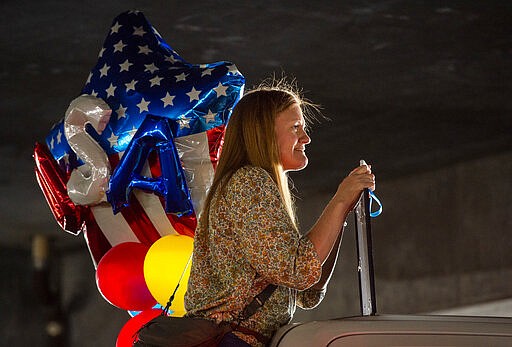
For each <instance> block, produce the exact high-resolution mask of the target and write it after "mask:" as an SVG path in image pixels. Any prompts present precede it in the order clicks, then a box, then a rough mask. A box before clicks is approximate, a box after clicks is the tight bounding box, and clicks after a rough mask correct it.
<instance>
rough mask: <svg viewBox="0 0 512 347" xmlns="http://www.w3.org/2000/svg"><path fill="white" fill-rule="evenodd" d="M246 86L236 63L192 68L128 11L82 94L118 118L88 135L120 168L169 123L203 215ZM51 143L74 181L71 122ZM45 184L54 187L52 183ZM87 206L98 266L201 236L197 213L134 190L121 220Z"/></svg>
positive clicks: (55, 131) (152, 163) (54, 132)
mask: <svg viewBox="0 0 512 347" xmlns="http://www.w3.org/2000/svg"><path fill="white" fill-rule="evenodd" d="M244 82H245V79H244V77H243V76H242V74H240V72H239V71H238V70H237V68H236V66H235V65H234V64H232V63H229V62H216V63H211V64H200V65H197V64H190V63H187V62H186V61H185V60H184V59H183V58H181V57H180V56H179V55H178V53H176V52H175V51H174V50H173V49H172V48H171V47H170V46H169V45H168V44H167V43H166V42H165V41H164V40H163V38H162V37H161V36H160V35H159V34H158V32H157V31H156V30H155V29H154V28H153V27H152V25H151V24H150V23H149V22H148V20H147V19H146V18H145V17H144V15H143V14H142V13H141V12H139V11H129V12H125V13H122V14H121V15H119V16H118V17H116V18H115V19H114V21H113V24H112V27H111V28H110V31H109V33H108V36H107V38H106V40H105V43H104V45H103V47H102V49H101V51H100V53H99V56H98V62H97V63H96V65H95V66H94V68H93V69H92V70H91V72H90V74H89V77H88V79H87V81H86V84H85V86H84V88H83V89H82V94H88V95H92V96H95V97H98V98H101V99H102V100H104V101H105V102H106V103H107V104H108V106H109V107H110V108H111V110H112V114H111V118H110V121H109V123H108V124H107V126H106V129H105V130H104V131H103V132H102V133H101V135H100V134H98V133H96V132H95V131H94V129H92V128H88V129H87V131H88V133H89V134H90V136H91V137H93V138H94V140H95V141H96V142H97V143H98V144H99V145H100V146H101V148H102V149H103V150H104V151H105V153H106V154H107V155H108V160H109V162H110V166H111V167H112V169H114V168H115V167H116V166H117V165H118V163H119V162H120V160H122V157H123V153H124V152H125V150H126V149H127V148H128V146H129V144H130V142H131V140H132V138H133V136H134V134H135V133H136V131H137V129H138V128H139V126H140V125H141V123H142V122H143V121H144V119H145V118H146V116H148V115H151V116H154V117H162V118H165V119H167V120H168V121H169V124H171V128H172V135H173V137H174V139H175V145H176V148H177V150H178V153H179V158H180V160H181V165H182V167H183V170H184V172H185V177H186V181H187V182H186V183H187V186H188V189H189V191H190V196H191V200H192V204H193V206H194V210H195V211H196V212H197V211H200V207H201V204H202V201H203V199H204V197H205V195H206V192H207V190H208V188H209V185H210V184H211V180H212V179H213V170H214V168H215V165H216V162H217V159H218V154H219V150H220V146H221V143H222V137H223V134H224V127H225V125H226V123H227V121H228V119H229V116H230V114H231V110H232V108H233V106H234V105H235V103H236V102H237V101H238V100H239V98H240V97H241V95H242V93H243V88H244ZM46 144H47V146H48V148H49V150H50V153H51V155H52V156H53V159H54V160H55V163H54V166H55V168H54V169H59V170H61V171H62V172H63V173H65V175H66V176H67V177H69V175H70V173H71V171H72V170H73V169H75V168H77V167H79V166H80V165H82V163H83V162H82V161H81V160H80V158H78V157H77V155H76V154H75V152H73V150H72V149H71V147H70V145H69V144H68V142H67V140H66V136H65V135H64V120H62V121H60V122H59V123H57V124H56V125H55V126H54V127H53V128H52V129H51V131H50V133H49V134H48V136H47V138H46ZM41 156H42V155H39V157H41ZM46 165H47V166H48V164H46ZM39 167H41V166H39ZM145 171H146V174H147V175H148V177H151V176H154V177H155V176H158V175H159V174H160V168H159V162H158V158H157V157H155V156H150V158H149V159H148V161H147V165H146V167H145ZM36 172H37V174H38V179H39V181H41V177H43V178H42V179H43V180H44V179H45V178H44V177H50V178H47V179H48V180H50V181H51V177H53V176H51V175H48V176H45V173H44V172H41V169H39V171H37V169H36ZM44 183H45V184H46V186H51V182H44ZM40 184H41V183H40ZM61 186H62V184H60V185H59V187H61ZM46 191H48V189H46V190H44V189H43V192H46ZM45 195H46V193H45ZM61 195H62V194H61ZM61 195H59V196H61ZM47 200H48V197H47ZM67 204H68V205H67V206H69V202H67ZM56 206H57V205H56V204H53V205H50V208H52V209H55V208H58V206H57V207H56ZM86 207H87V208H84V207H83V206H82V207H81V211H82V212H81V213H82V215H81V217H82V219H83V224H82V228H81V230H82V231H83V234H84V237H85V238H86V241H87V245H88V247H89V250H90V252H91V255H92V258H93V261H94V263H95V264H97V263H98V262H99V260H100V259H101V257H102V256H103V254H105V253H106V252H107V251H108V250H109V249H110V248H111V247H113V246H115V245H117V244H119V243H122V242H130V241H135V242H142V243H145V244H148V245H150V244H152V243H153V242H154V241H156V240H157V239H159V238H160V237H162V236H164V235H168V234H173V233H178V234H187V235H193V230H194V229H195V223H196V220H195V213H193V214H192V215H189V216H181V217H178V216H176V215H172V214H167V213H166V212H165V211H164V205H163V200H162V197H161V196H157V195H155V194H153V193H149V192H144V191H142V190H134V191H133V194H131V196H130V201H129V204H128V206H127V207H125V208H123V209H122V210H121V211H120V213H118V214H115V215H114V213H113V212H112V208H111V206H110V205H109V204H106V203H103V204H98V205H95V206H86ZM53 212H54V215H55V216H57V214H56V213H55V212H56V211H53ZM60 224H61V223H60ZM76 224H77V225H80V223H76ZM61 226H62V224H61ZM67 231H70V232H73V233H78V232H79V231H80V230H74V231H73V230H67Z"/></svg>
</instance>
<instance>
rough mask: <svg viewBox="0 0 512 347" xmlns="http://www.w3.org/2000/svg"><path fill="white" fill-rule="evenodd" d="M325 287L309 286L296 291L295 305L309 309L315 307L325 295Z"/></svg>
mask: <svg viewBox="0 0 512 347" xmlns="http://www.w3.org/2000/svg"><path fill="white" fill-rule="evenodd" d="M325 292H326V290H325V289H321V290H318V289H313V288H309V289H306V290H304V291H302V292H298V293H297V306H299V307H300V308H302V309H305V310H309V309H312V308H315V307H317V306H318V305H319V304H320V303H321V302H322V300H323V299H324V297H325Z"/></svg>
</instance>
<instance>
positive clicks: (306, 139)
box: [300, 131, 311, 144]
mask: <svg viewBox="0 0 512 347" xmlns="http://www.w3.org/2000/svg"><path fill="white" fill-rule="evenodd" d="M300 142H302V143H305V144H308V143H310V142H311V137H309V135H308V133H307V132H305V131H302V135H301V137H300Z"/></svg>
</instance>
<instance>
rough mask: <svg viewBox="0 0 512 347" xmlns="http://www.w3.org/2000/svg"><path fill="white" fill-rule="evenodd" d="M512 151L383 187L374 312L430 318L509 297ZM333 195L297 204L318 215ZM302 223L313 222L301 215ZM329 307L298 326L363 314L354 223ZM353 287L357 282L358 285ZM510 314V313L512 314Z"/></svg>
mask: <svg viewBox="0 0 512 347" xmlns="http://www.w3.org/2000/svg"><path fill="white" fill-rule="evenodd" d="M511 192H512V153H510V152H508V153H503V154H500V155H495V156H492V157H487V158H484V159H479V160H474V161H468V162H463V163H456V164H453V165H452V166H449V167H445V168H442V169H439V170H435V171H431V172H425V173H422V174H418V175H414V176H410V177H399V178H396V179H393V180H389V181H386V182H381V183H378V187H377V190H376V193H377V195H378V197H379V198H380V200H381V201H382V203H383V205H384V211H383V213H382V214H381V215H380V216H379V217H377V218H375V219H373V220H372V229H373V247H374V262H375V274H376V287H377V308H378V312H380V313H415V312H427V311H434V310H440V309H446V308H451V307H457V306H461V305H469V304H475V303H480V302H485V301H490V300H497V299H502V298H507V297H511V296H512V251H511V250H512V218H511V217H512V204H511ZM329 197H330V196H327V195H324V196H322V197H318V198H312V199H309V198H307V197H305V196H303V197H302V199H301V200H300V201H299V205H300V207H301V211H305V212H306V213H307V212H308V211H312V212H313V213H314V214H315V215H317V214H318V211H319V210H320V206H321V205H323V203H324V202H325V201H327V200H328V198H329ZM302 219H303V220H304V221H305V222H303V224H304V225H306V224H307V223H311V220H312V216H311V215H309V214H303V215H302ZM349 222H351V223H350V225H349V227H348V228H347V230H346V234H345V235H344V240H343V244H342V251H341V257H340V262H339V263H338V267H337V269H336V273H335V276H334V277H333V279H332V281H331V284H330V287H329V291H328V294H327V297H326V299H325V300H324V302H323V303H322V304H321V305H320V306H319V307H318V308H317V309H316V310H314V311H308V312H304V311H301V312H298V313H297V315H296V318H295V319H296V320H308V319H324V318H325V317H339V316H347V315H354V314H355V315H358V314H359V296H358V295H359V294H358V286H357V264H356V255H355V239H354V225H353V217H352V216H351V217H350V218H349ZM354 283H355V284H354ZM511 315H512V313H511Z"/></svg>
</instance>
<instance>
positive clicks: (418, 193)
mask: <svg viewBox="0 0 512 347" xmlns="http://www.w3.org/2000/svg"><path fill="white" fill-rule="evenodd" d="M134 8H136V9H139V10H141V11H142V12H143V13H144V14H145V16H146V17H147V18H148V19H149V21H150V22H151V23H152V24H153V26H154V27H155V28H157V29H158V31H159V32H160V34H161V35H162V36H163V37H164V39H165V40H166V41H167V43H169V45H170V46H171V47H173V48H174V49H175V50H176V51H177V52H178V53H179V54H180V55H181V56H182V57H183V58H184V59H185V60H187V61H189V62H190V63H210V62H214V61H219V60H228V61H232V62H234V63H235V64H236V65H237V67H238V68H239V70H240V71H241V72H242V74H244V76H245V77H246V81H247V87H248V88H250V87H251V86H252V85H255V84H258V83H259V82H260V81H261V80H262V79H264V78H266V77H269V76H271V75H272V74H274V73H275V74H276V75H277V76H281V74H282V73H285V74H286V75H289V76H292V77H295V78H296V79H297V81H298V83H299V85H300V86H302V87H303V89H304V91H305V92H306V95H307V96H308V97H309V98H310V99H312V100H313V101H315V102H317V103H319V104H321V105H322V106H323V113H324V115H325V116H326V117H328V118H330V121H323V122H322V123H320V124H318V125H316V126H315V127H314V129H313V132H312V139H313V141H312V143H311V144H310V145H309V146H308V156H309V158H310V165H309V166H308V168H307V169H306V170H305V171H304V172H302V173H297V174H295V173H294V174H292V178H293V180H294V182H295V185H296V187H297V189H298V193H297V195H298V197H299V200H298V205H299V209H300V211H301V210H302V211H303V212H300V218H301V221H302V224H303V226H304V227H305V228H307V226H309V225H310V224H311V223H312V222H313V221H314V218H315V216H316V215H317V214H318V213H319V211H320V210H321V206H322V205H323V203H325V201H326V200H327V199H328V197H329V196H330V194H332V193H333V192H334V190H335V188H336V185H337V184H338V182H339V180H340V179H341V178H342V177H344V175H346V174H347V173H348V172H349V171H350V170H351V169H352V168H353V167H354V166H356V165H357V163H358V162H359V159H361V158H364V159H366V161H367V162H369V163H371V164H372V166H373V169H374V171H375V173H376V174H377V177H378V189H377V193H378V195H379V196H380V197H381V199H382V200H383V202H384V204H385V209H384V211H385V212H384V213H383V215H382V216H381V217H379V218H381V219H380V220H379V219H378V220H376V221H375V228H376V229H377V230H381V232H380V234H378V235H377V236H376V238H375V242H376V249H377V250H376V252H377V254H376V261H377V264H376V270H377V277H378V279H380V283H381V289H382V292H381V293H382V294H381V295H382V300H381V302H383V305H382V307H383V308H386V309H388V310H389V311H394V312H405V313H411V312H420V311H429V310H438V309H442V308H446V307H453V306H457V305H463V304H464V305H466V304H472V303H477V302H483V301H486V300H496V299H503V298H506V297H511V296H512V289H511V288H510V285H508V283H510V282H511V281H510V277H507V276H509V274H510V270H511V268H512V256H511V253H512V252H510V249H511V248H512V237H511V236H510V227H511V222H510V215H511V214H512V211H511V204H510V194H511V193H512V187H511V179H510V177H511V176H512V167H511V165H510V162H511V155H510V153H511V149H512V115H511V110H512V98H511V96H512V82H511V78H512V67H511V63H512V20H511V18H512V4H511V3H510V2H509V1H485V2H484V1H418V0H415V1H400V0H396V1H307V2H306V1H290V0H288V1H275V2H270V1H268V2H260V1H236V2H235V1H224V2H220V1H187V2H177V1H88V2H83V1H27V0H21V1H20V0H17V1H13V0H4V1H3V2H2V3H1V4H0V15H1V16H2V20H1V21H0V30H1V33H2V35H1V37H0V59H1V65H0V66H1V67H0V86H1V91H2V99H1V101H0V112H1V116H2V124H3V126H1V127H0V158H1V163H2V165H3V169H2V170H0V220H1V221H2V222H1V226H0V259H1V264H2V265H1V272H0V273H1V274H2V277H3V281H1V282H2V284H1V287H0V288H1V291H0V298H1V305H2V306H1V307H0V317H1V318H0V322H1V324H0V325H1V326H2V332H3V335H4V336H7V337H6V339H7V342H8V343H7V345H10V346H18V345H19V346H26V345H44V344H45V342H44V341H45V338H46V337H45V336H46V335H45V332H44V326H45V322H46V321H47V320H48V317H49V316H50V315H52V314H56V313H55V312H54V311H55V308H54V307H53V308H52V307H49V306H48V305H43V303H44V302H43V301H44V300H42V299H41V291H40V290H39V291H38V290H34V288H33V285H34V281H33V272H32V268H31V254H30V248H31V241H32V239H33V237H34V235H36V234H42V235H44V236H47V237H49V238H50V241H51V246H52V261H53V263H54V265H55V266H54V267H52V269H53V270H52V276H53V277H52V280H51V281H50V282H51V283H52V286H53V287H54V289H59V290H60V291H61V293H60V296H59V297H58V299H55V300H53V301H52V300H50V299H48V298H47V299H48V300H49V301H52V302H53V303H55V302H56V301H57V302H59V303H60V304H59V305H61V306H62V307H61V308H62V311H63V313H62V315H64V316H66V317H67V318H65V319H67V320H68V323H69V325H70V327H69V329H68V334H69V335H70V336H71V337H70V338H69V342H68V343H69V345H73V346H88V345H92V344H93V343H88V342H87V341H88V339H93V338H94V339H96V340H95V341H96V343H94V345H96V346H111V345H113V341H115V336H116V334H117V331H118V330H119V329H120V327H121V326H122V324H124V322H125V321H126V314H125V313H124V312H120V310H118V309H116V308H113V307H111V306H109V304H108V303H106V302H105V301H103V300H102V299H101V298H100V297H99V294H98V292H97V290H96V287H95V283H94V269H93V266H92V263H91V262H90V260H89V256H88V254H87V250H86V247H85V243H84V240H83V238H82V237H81V236H79V237H74V236H72V235H70V234H66V233H65V232H63V231H61V230H59V228H58V226H57V224H56V223H55V221H54V220H53V217H52V215H51V213H50V210H49V208H48V207H47V205H46V202H45V201H44V198H43V195H42V193H41V191H40V190H39V187H38V186H37V183H36V181H35V178H34V174H33V159H32V157H31V155H32V151H33V145H34V142H35V141H40V142H42V141H44V138H45V136H46V134H47V133H48V132H49V130H50V128H51V126H52V125H53V124H54V123H56V122H57V121H58V120H60V119H61V118H62V117H63V115H64V112H65V110H66V109H67V106H68V104H69V102H70V101H71V100H72V99H73V98H75V97H76V96H78V94H79V92H80V90H81V88H82V87H83V85H84V83H85V80H86V78H87V76H88V73H89V70H90V69H91V68H92V67H93V66H94V64H95V62H96V57H97V54H98V52H99V50H100V48H101V46H102V44H103V41H104V39H105V37H106V35H107V33H108V30H109V28H110V25H111V23H112V20H113V18H114V17H115V16H117V15H118V14H119V13H121V12H123V11H125V10H128V9H134ZM352 241H353V240H349V241H347V242H352ZM352 246H353V244H352V243H349V244H348V245H347V246H345V245H344V247H347V251H346V253H345V254H348V255H351V253H350V252H353V247H352ZM379 250H380V251H379ZM347 257H348V256H347ZM349 264H352V263H351V262H349ZM343 266H345V265H343ZM350 266H351V265H350ZM350 266H349V265H347V269H348V268H349V267H350ZM340 271H345V268H343V267H342V268H341V270H340ZM347 271H348V270H347ZM496 271H498V272H496ZM499 271H505V272H499ZM343 276H344V275H343V274H340V275H339V278H338V277H336V278H335V279H333V280H334V281H335V282H336V284H335V285H334V286H335V289H334V290H333V292H334V294H331V298H335V299H331V300H334V301H333V302H335V301H336V300H338V301H337V302H338V303H339V306H338V307H339V309H333V308H332V307H330V308H329V309H327V308H325V307H324V311H322V309H321V308H320V309H319V310H318V311H317V312H319V313H317V315H318V316H315V317H314V318H316V319H322V318H323V319H325V318H329V317H337V316H345V315H348V314H353V313H354V304H352V302H354V295H353V293H352V294H350V295H348V294H343V293H340V292H339V291H340V290H341V289H339V288H346V287H347V286H348V287H350V286H352V287H353V283H352V282H353V281H349V282H351V284H350V285H348V284H347V282H346V281H343V280H341V279H344V278H345V277H343ZM475 278H478V280H477V281H475ZM337 279H339V280H337ZM378 283H379V282H378ZM441 288H446V290H445V291H441ZM454 288H455V290H452V289H454ZM461 288H463V289H464V288H465V289H464V290H462V289H461ZM468 288H470V289H468ZM352 289H353V288H352ZM352 289H351V290H352ZM477 289H479V290H477ZM352 291H353V290H352ZM406 291H411V293H415V294H414V295H416V296H410V297H404V296H403V295H396V293H405V292H406ZM448 291H451V292H453V293H456V294H453V295H456V296H457V298H458V299H454V297H453V296H452V295H449V294H447V292H448ZM53 292H55V290H54V291H53ZM479 292H480V293H484V294H485V295H483V294H481V295H477V294H476V293H479ZM387 293H395V295H392V294H387ZM428 293H434V294H435V295H431V296H429V295H428ZM461 293H462V294H461ZM411 295H412V294H411ZM400 297H402V298H404V299H403V300H402V301H400V300H399V299H398V298H400ZM421 298H423V300H421ZM356 304H357V303H356ZM334 306H335V307H336V305H334ZM322 312H324V313H322ZM325 312H328V313H325ZM57 313H58V312H57ZM355 313H357V308H356V309H355ZM91 317H97V318H91ZM304 317H306V316H304ZM308 317H309V316H308ZM28 318H30V323H29V324H28V325H29V327H28V328H27V327H26V326H25V327H23V324H27V323H24V322H25V321H26V320H27V319H28ZM22 327H23V328H22ZM16 341H18V342H16ZM28 341H30V343H29V342H28ZM34 341H37V343H35V344H34Z"/></svg>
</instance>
